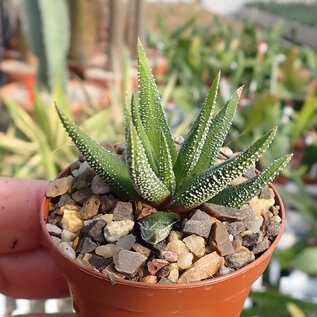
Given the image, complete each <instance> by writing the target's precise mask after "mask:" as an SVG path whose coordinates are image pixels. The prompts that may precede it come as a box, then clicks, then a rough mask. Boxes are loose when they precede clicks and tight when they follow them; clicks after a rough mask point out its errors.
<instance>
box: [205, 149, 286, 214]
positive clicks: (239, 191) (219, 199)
mask: <svg viewBox="0 0 317 317" xmlns="http://www.w3.org/2000/svg"><path fill="white" fill-rule="evenodd" d="M291 158H292V155H291V154H290V155H286V156H283V157H280V158H279V159H277V160H275V161H274V162H273V163H271V164H270V165H269V166H268V167H267V168H266V169H265V170H264V171H263V172H262V173H260V174H258V175H256V176H254V177H252V178H251V179H249V180H247V181H246V182H244V183H241V184H239V185H236V186H232V187H227V188H225V189H224V190H223V191H221V192H220V193H219V194H217V195H216V196H214V197H213V198H211V200H210V202H211V203H214V204H217V205H222V206H227V207H234V208H241V206H242V205H243V204H245V203H247V202H248V201H250V200H251V199H252V198H253V197H254V196H256V195H258V194H259V193H260V192H261V190H262V189H263V188H265V187H266V186H267V185H268V184H269V183H270V182H272V181H273V179H274V178H275V176H276V175H278V173H279V172H280V171H281V170H282V169H283V168H284V167H285V166H286V165H287V164H288V163H289V161H290V160H291Z"/></svg>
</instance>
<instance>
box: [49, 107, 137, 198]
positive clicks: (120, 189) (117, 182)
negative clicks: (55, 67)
mask: <svg viewBox="0 0 317 317" xmlns="http://www.w3.org/2000/svg"><path fill="white" fill-rule="evenodd" d="M55 106H56V111H57V114H58V116H59V118H60V120H61V122H62V124H63V126H64V128H65V130H66V131H67V133H68V135H69V136H70V138H71V139H72V140H73V142H74V143H75V144H76V146H77V148H78V149H79V150H80V151H81V152H82V154H83V155H84V156H85V158H86V160H87V162H88V164H89V165H90V167H91V168H92V169H93V170H94V171H95V172H96V174H98V175H99V176H100V177H101V178H102V179H103V180H104V181H105V182H106V183H107V184H108V185H109V186H110V187H111V190H112V191H113V192H114V193H115V194H116V195H117V196H118V197H120V198H122V199H127V200H131V199H135V198H138V194H137V192H136V191H135V189H134V187H133V184H132V182H131V180H130V178H129V173H128V170H127V168H126V166H125V164H124V163H123V162H122V161H121V160H120V159H119V158H118V157H117V156H116V155H115V154H114V153H112V152H110V151H109V150H106V149H105V148H104V147H102V146H101V145H100V144H98V143H97V142H95V141H94V140H92V139H91V138H90V137H89V136H88V135H87V134H86V133H85V132H83V131H82V130H80V129H79V128H78V127H77V126H76V124H75V123H73V122H72V121H71V120H70V119H69V118H68V117H67V116H66V115H65V114H64V113H63V112H62V110H61V109H59V108H58V107H57V105H55Z"/></svg>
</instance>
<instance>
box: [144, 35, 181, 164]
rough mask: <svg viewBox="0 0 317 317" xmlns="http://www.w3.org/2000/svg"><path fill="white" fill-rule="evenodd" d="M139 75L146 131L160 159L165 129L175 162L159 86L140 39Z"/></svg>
mask: <svg viewBox="0 0 317 317" xmlns="http://www.w3.org/2000/svg"><path fill="white" fill-rule="evenodd" d="M138 76H139V111H140V117H141V121H142V124H143V127H144V130H145V133H146V135H147V136H148V138H149V141H150V143H151V145H152V147H153V151H154V155H155V157H156V159H157V160H158V159H159V157H160V148H161V130H162V131H163V133H164V135H165V137H166V140H167V144H168V147H169V151H170V153H171V157H172V161H173V164H174V163H175V161H176V158H177V151H176V147H175V144H174V141H173V138H172V134H171V131H170V129H169V127H168V124H167V120H166V118H165V114H164V110H163V107H162V103H161V98H160V95H159V92H158V89H157V86H156V84H155V81H154V78H153V75H152V73H151V69H150V66H149V64H148V61H147V59H146V56H145V52H144V50H143V47H142V44H141V42H140V41H139V42H138Z"/></svg>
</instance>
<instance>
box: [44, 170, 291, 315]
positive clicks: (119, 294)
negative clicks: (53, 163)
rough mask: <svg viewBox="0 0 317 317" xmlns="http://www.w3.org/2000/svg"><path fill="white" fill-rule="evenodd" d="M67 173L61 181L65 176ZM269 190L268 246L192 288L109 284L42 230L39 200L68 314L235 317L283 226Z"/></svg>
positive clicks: (104, 278)
mask: <svg viewBox="0 0 317 317" xmlns="http://www.w3.org/2000/svg"><path fill="white" fill-rule="evenodd" d="M67 173H68V170H66V171H64V172H63V173H62V175H61V176H64V175H67ZM271 188H273V190H274V192H275V195H276V202H277V204H278V205H279V206H280V208H281V210H280V211H281V218H282V228H281V232H280V233H279V235H278V236H277V237H276V239H275V240H274V242H273V243H272V245H271V247H270V248H269V249H268V250H267V251H266V252H265V253H263V254H262V255H261V256H260V257H259V258H257V259H256V260H255V261H253V262H252V263H250V264H248V265H247V266H245V267H243V268H242V269H240V270H237V271H235V272H233V273H231V274H229V275H226V276H221V277H217V278H214V279H209V280H205V281H201V282H197V283H188V284H168V285H163V284H162V285H160V284H156V285H152V284H146V283H142V282H133V281H126V280H119V279H117V280H116V283H115V284H114V285H113V284H111V282H110V280H109V278H108V277H107V276H105V275H104V274H102V273H99V272H96V271H93V270H91V269H89V268H86V267H83V266H81V265H80V264H78V262H76V261H75V260H72V259H70V258H69V257H67V256H66V255H65V254H64V253H63V252H62V251H61V250H60V248H59V247H58V246H56V245H55V244H54V243H53V241H52V239H51V238H50V236H49V234H48V232H47V230H46V226H45V225H46V220H47V217H48V203H49V199H47V198H46V197H45V198H44V200H43V203H42V208H41V226H42V230H43V233H44V237H45V239H46V240H47V243H48V245H49V248H50V250H51V253H52V256H53V258H54V260H55V262H56V264H57V266H58V268H59V269H60V271H61V272H62V273H63V275H64V276H65V278H66V280H67V282H68V285H69V289H70V293H71V296H72V298H73V303H74V309H75V311H76V312H77V313H78V314H79V316H80V317H90V316H94V317H106V316H109V317H139V316H144V317H150V316H151V317H174V316H180V317H220V316H223V317H237V316H239V315H240V313H241V311H242V308H243V304H244V302H245V300H246V298H247V296H248V294H249V292H250V288H251V285H252V284H253V283H254V282H255V280H256V279H258V278H259V277H260V276H261V275H262V273H263V272H264V270H265V268H266V267H267V265H268V263H269V261H270V258H271V255H272V252H273V250H274V249H275V247H276V245H277V243H278V242H279V240H280V238H281V236H282V232H283V229H284V224H285V209H284V206H283V202H282V200H281V197H280V195H279V194H278V192H277V191H276V190H275V189H274V187H273V186H271Z"/></svg>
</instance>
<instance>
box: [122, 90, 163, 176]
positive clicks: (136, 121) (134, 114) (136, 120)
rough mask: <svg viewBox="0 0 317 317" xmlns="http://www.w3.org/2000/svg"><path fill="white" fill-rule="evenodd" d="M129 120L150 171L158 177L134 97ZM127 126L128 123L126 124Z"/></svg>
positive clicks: (151, 150) (156, 165) (150, 146)
mask: <svg viewBox="0 0 317 317" xmlns="http://www.w3.org/2000/svg"><path fill="white" fill-rule="evenodd" d="M131 119H132V123H133V125H134V127H135V129H136V132H137V134H138V136H139V138H140V140H141V142H142V145H143V147H144V151H145V155H146V157H147V159H148V161H149V164H150V166H151V168H152V170H153V171H154V172H155V174H156V175H157V176H159V170H158V164H157V163H156V160H155V157H154V153H153V148H152V145H151V143H150V141H149V138H148V137H147V135H146V133H145V131H144V128H143V125H142V122H141V118H140V114H139V109H138V106H137V104H136V100H135V96H134V95H132V98H131ZM127 124H128V123H127Z"/></svg>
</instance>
